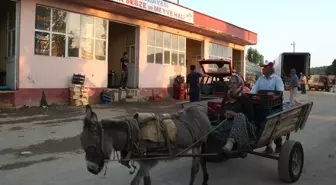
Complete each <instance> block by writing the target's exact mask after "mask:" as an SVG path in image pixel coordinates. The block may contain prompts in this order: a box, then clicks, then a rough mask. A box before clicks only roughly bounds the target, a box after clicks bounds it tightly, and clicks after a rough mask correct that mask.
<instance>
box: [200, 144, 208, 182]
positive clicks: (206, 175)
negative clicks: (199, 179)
mask: <svg viewBox="0 0 336 185" xmlns="http://www.w3.org/2000/svg"><path fill="white" fill-rule="evenodd" d="M206 145H207V143H203V144H202V149H201V154H205V153H206ZM200 163H201V167H202V172H203V183H202V185H208V181H209V174H208V169H207V165H206V160H205V157H204V156H203V157H201V159H200Z"/></svg>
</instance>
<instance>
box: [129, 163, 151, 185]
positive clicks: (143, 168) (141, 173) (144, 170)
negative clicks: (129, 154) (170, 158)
mask: <svg viewBox="0 0 336 185" xmlns="http://www.w3.org/2000/svg"><path fill="white" fill-rule="evenodd" d="M157 163H158V161H156V160H152V161H142V162H140V163H139V164H140V169H139V170H138V172H137V174H136V175H135V177H134V179H133V180H132V182H131V185H139V184H140V181H141V178H143V180H144V185H151V179H150V176H149V171H150V170H151V169H152V168H153V167H154V166H155V165H156V164H157Z"/></svg>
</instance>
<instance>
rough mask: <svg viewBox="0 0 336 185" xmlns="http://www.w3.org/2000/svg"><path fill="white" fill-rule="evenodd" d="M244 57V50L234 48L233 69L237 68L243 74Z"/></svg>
mask: <svg viewBox="0 0 336 185" xmlns="http://www.w3.org/2000/svg"><path fill="white" fill-rule="evenodd" d="M243 59H244V52H243V51H240V50H237V49H233V50H232V69H233V70H235V71H236V72H237V73H238V74H243Z"/></svg>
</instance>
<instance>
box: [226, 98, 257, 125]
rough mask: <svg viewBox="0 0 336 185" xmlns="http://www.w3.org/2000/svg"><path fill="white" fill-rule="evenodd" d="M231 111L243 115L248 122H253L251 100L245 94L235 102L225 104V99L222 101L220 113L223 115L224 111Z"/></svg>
mask: <svg viewBox="0 0 336 185" xmlns="http://www.w3.org/2000/svg"><path fill="white" fill-rule="evenodd" d="M227 110H231V111H233V112H236V113H243V114H244V115H245V116H246V117H247V119H248V120H249V121H253V118H254V108H253V103H252V100H251V99H250V98H249V97H248V96H247V95H245V94H243V95H242V96H241V97H239V98H238V99H237V100H236V101H235V102H233V103H231V102H226V101H225V99H223V101H222V109H221V113H222V115H224V113H225V111H227Z"/></svg>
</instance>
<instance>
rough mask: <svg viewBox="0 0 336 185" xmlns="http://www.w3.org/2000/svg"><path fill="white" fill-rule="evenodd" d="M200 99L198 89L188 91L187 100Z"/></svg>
mask: <svg viewBox="0 0 336 185" xmlns="http://www.w3.org/2000/svg"><path fill="white" fill-rule="evenodd" d="M200 100H201V94H200V92H199V91H190V92H189V101H190V102H195V101H200Z"/></svg>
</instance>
